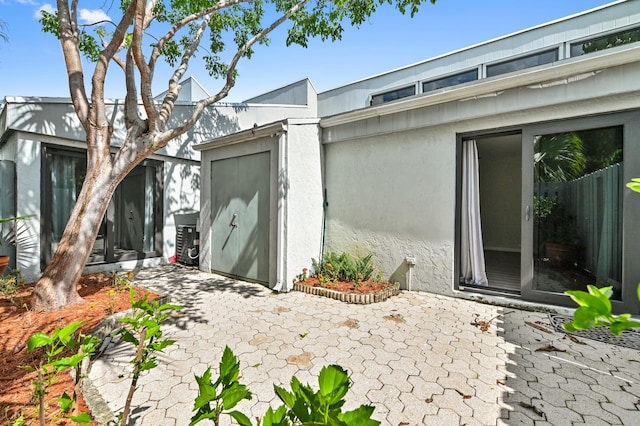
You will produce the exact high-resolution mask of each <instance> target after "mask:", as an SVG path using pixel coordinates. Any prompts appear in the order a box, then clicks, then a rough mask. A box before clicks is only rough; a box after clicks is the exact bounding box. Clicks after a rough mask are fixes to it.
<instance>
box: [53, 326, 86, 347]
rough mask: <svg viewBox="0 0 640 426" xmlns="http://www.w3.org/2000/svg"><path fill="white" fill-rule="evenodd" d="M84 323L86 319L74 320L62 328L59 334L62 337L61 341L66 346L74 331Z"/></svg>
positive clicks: (59, 337)
mask: <svg viewBox="0 0 640 426" xmlns="http://www.w3.org/2000/svg"><path fill="white" fill-rule="evenodd" d="M82 324H84V321H76V322H72V323H71V324H69V325H68V326H66V327H64V328H63V329H62V330H60V333H59V334H58V339H60V341H61V342H62V343H63V344H64V345H65V346H67V344H68V343H69V342H70V341H71V338H72V337H73V333H75V332H76V331H78V329H79V328H80V327H82Z"/></svg>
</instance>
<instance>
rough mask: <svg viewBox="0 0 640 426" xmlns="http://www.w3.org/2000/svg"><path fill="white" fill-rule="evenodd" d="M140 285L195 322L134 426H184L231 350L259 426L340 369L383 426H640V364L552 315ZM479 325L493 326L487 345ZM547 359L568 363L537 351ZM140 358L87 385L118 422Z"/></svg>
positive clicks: (198, 282) (161, 272) (139, 400)
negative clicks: (294, 395)
mask: <svg viewBox="0 0 640 426" xmlns="http://www.w3.org/2000/svg"><path fill="white" fill-rule="evenodd" d="M136 284H141V285H149V286H150V287H152V288H155V289H158V290H160V291H163V292H166V293H168V294H171V296H172V303H176V304H179V305H182V306H184V309H183V310H182V311H180V312H179V313H178V314H177V315H176V316H175V317H174V318H172V319H171V320H170V321H169V322H168V323H167V325H166V326H165V335H166V336H167V337H169V338H171V339H175V340H176V343H175V344H174V345H173V346H170V347H169V348H167V349H166V350H165V352H164V353H163V354H161V356H160V357H159V366H158V367H157V368H156V369H154V370H152V371H151V372H148V373H146V374H144V375H143V376H142V377H141V379H140V383H139V389H138V391H137V392H136V394H135V396H134V407H137V408H136V409H135V410H134V412H133V414H132V419H131V422H130V424H135V425H162V426H164V425H167V426H172V425H187V424H188V423H189V420H190V417H191V415H192V408H193V399H194V397H195V395H196V393H197V384H196V381H195V379H194V374H198V375H201V374H202V373H203V372H204V371H205V369H206V368H207V366H212V367H213V371H214V372H216V371H217V366H218V363H219V361H220V357H221V355H222V351H223V349H224V347H225V345H228V346H229V347H230V348H231V349H232V350H233V352H234V353H235V354H236V356H237V357H238V358H239V360H240V363H241V375H242V378H241V382H242V383H244V384H246V385H247V386H248V387H249V389H250V390H251V391H252V392H253V395H254V397H253V399H252V400H251V401H244V402H243V403H241V405H240V406H239V409H240V411H243V412H245V413H246V414H250V415H251V416H260V415H262V414H264V412H265V411H266V408H267V407H268V406H269V405H271V406H273V407H277V406H279V405H280V404H279V400H277V398H276V396H275V393H274V391H273V384H274V383H275V384H278V385H280V386H284V387H286V388H287V389H289V382H290V379H291V377H292V376H293V375H296V376H297V377H298V378H299V379H300V380H301V381H302V382H303V383H310V384H311V385H312V386H313V387H316V385H317V375H318V373H319V372H320V369H321V368H322V367H323V366H325V365H327V364H339V365H341V366H342V367H344V368H346V369H347V370H348V371H349V373H350V375H351V380H352V382H353V385H352V388H351V389H350V391H349V393H348V394H347V397H346V399H347V404H346V406H345V408H346V409H352V408H355V407H357V406H358V405H360V404H372V405H374V406H375V407H376V410H375V412H374V416H373V417H374V418H375V419H377V420H380V421H381V422H382V424H383V425H393V426H400V425H403V426H412V425H463V424H464V425H554V426H560V425H583V424H584V425H590V426H592V425H618V424H620V425H632V424H640V352H638V351H637V350H633V349H627V348H621V347H617V346H612V345H607V344H604V343H600V342H596V341H590V340H581V341H580V342H581V343H575V342H573V341H571V340H570V339H568V338H566V336H565V335H564V334H563V333H558V332H551V333H548V332H545V331H543V330H540V329H538V328H536V327H534V326H532V325H531V324H537V325H542V326H543V327H545V324H547V323H548V317H547V314H544V313H537V312H528V311H523V310H518V309H513V308H504V307H499V306H492V305H485V304H480V303H476V302H471V301H467V300H463V299H457V298H450V297H444V296H438V295H433V294H427V293H416V292H406V291H404V292H401V294H400V295H398V296H394V297H392V298H390V299H389V300H387V301H385V302H382V303H375V304H371V305H350V304H346V303H344V302H339V301H336V300H332V299H328V298H323V297H320V296H313V295H309V294H305V293H301V292H291V293H285V294H275V293H272V292H271V291H270V290H269V289H267V288H266V287H264V286H262V285H258V284H251V283H246V282H240V281H234V280H231V279H227V278H224V277H220V276H217V275H212V274H205V273H202V272H198V271H196V270H193V269H190V268H183V267H179V266H164V267H159V268H152V269H146V270H142V271H140V272H139V273H138V274H137V276H136ZM476 318H477V319H478V320H483V321H488V320H491V319H493V320H492V321H491V323H490V327H489V329H488V330H487V331H484V332H483V331H482V330H481V329H480V327H478V326H477V325H475V324H474V320H475V319H476ZM494 318H495V319H494ZM546 328H547V329H549V330H552V328H551V326H550V325H548V326H546ZM547 345H552V346H554V347H555V348H557V349H561V350H564V351H566V352H560V351H553V352H544V351H538V350H537V349H540V348H542V347H545V346H547ZM133 354H134V352H133V350H132V348H130V347H129V345H128V344H124V343H118V342H115V341H112V342H111V343H110V344H109V346H108V348H107V350H106V351H105V352H104V353H103V354H102V356H101V357H100V358H99V359H98V360H96V361H95V362H94V363H93V365H92V368H91V371H90V374H89V378H90V381H91V382H92V384H93V385H94V386H95V388H96V390H97V392H98V393H99V395H100V396H101V397H102V399H103V400H104V401H105V402H106V403H107V404H108V407H109V409H110V410H111V411H112V412H113V413H118V412H120V411H121V410H122V407H123V406H124V401H125V398H126V394H127V391H128V387H129V383H130V378H129V374H128V372H129V371H130V367H131V366H130V364H129V360H130V359H131V358H132V357H133ZM90 402H92V403H93V401H90ZM92 408H93V407H92ZM96 411H97V410H96ZM203 424H206V423H203ZM221 424H231V423H230V419H229V418H228V417H225V418H224V419H223V422H221Z"/></svg>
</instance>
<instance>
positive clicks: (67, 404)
mask: <svg viewBox="0 0 640 426" xmlns="http://www.w3.org/2000/svg"><path fill="white" fill-rule="evenodd" d="M58 402H59V403H60V411H62V412H63V413H68V412H69V411H71V408H72V407H73V399H71V397H70V396H69V394H68V393H66V392H62V395H60V396H59V397H58Z"/></svg>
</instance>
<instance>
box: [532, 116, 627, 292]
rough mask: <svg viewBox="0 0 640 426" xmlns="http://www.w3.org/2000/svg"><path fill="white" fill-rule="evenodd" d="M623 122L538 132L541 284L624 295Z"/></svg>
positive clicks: (536, 245) (537, 276)
mask: <svg viewBox="0 0 640 426" xmlns="http://www.w3.org/2000/svg"><path fill="white" fill-rule="evenodd" d="M622 151H623V127H622V126H616V127H606V128H599V129H591V130H581V131H570V132H562V133H552V134H543V135H538V136H535V138H534V172H533V179H534V203H533V213H534V215H533V216H534V223H533V234H534V235H533V262H534V265H533V266H534V270H533V283H532V284H533V289H534V290H539V291H544V292H551V293H563V292H564V291H566V290H585V289H586V286H587V284H595V285H597V286H599V287H602V286H612V287H613V291H614V293H613V297H612V299H614V300H621V298H622V294H621V291H622V258H623V256H622V195H623V188H624V179H623V163H622V160H623V152H622Z"/></svg>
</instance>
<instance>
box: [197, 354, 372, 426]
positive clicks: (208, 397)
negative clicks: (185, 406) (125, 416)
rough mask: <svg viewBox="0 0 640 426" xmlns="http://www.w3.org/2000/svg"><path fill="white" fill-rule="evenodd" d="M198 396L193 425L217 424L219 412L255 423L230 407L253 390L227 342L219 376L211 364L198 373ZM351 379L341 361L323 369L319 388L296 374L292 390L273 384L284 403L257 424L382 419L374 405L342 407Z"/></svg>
mask: <svg viewBox="0 0 640 426" xmlns="http://www.w3.org/2000/svg"><path fill="white" fill-rule="evenodd" d="M195 377H196V381H197V382H198V396H197V397H196V399H195V403H194V407H193V410H194V411H195V412H196V413H195V415H194V416H193V417H192V418H191V423H189V424H190V425H195V424H197V423H200V422H201V421H203V420H210V421H212V422H213V423H214V424H215V425H218V424H219V422H220V416H221V415H222V414H227V415H229V416H231V417H232V418H233V419H234V420H235V421H236V422H238V424H240V425H242V426H252V423H251V420H250V419H249V417H248V416H247V415H245V414H243V413H242V412H240V411H237V410H234V411H227V410H230V409H232V408H234V407H235V406H236V405H237V404H238V403H239V402H240V401H242V400H244V399H251V397H252V395H251V391H249V389H247V387H246V386H245V385H242V384H240V382H239V381H238V380H239V378H240V362H239V361H238V359H237V358H236V356H235V355H234V354H233V352H232V351H231V349H229V347H228V346H226V347H225V348H224V353H223V354H222V360H221V361H220V368H219V371H218V377H217V378H216V380H215V381H213V380H212V376H211V368H207V370H206V371H205V373H204V374H203V375H202V376H198V375H196V376H195ZM350 385H351V383H350V379H349V375H348V374H347V372H346V371H345V370H344V369H343V368H342V367H340V366H339V365H328V366H325V367H323V368H322V370H320V375H319V376H318V387H319V389H318V391H314V390H313V389H312V388H311V386H309V385H305V384H302V383H301V382H300V380H298V378H297V377H295V376H293V377H292V378H291V392H289V391H287V390H286V389H284V388H281V387H280V386H277V385H273V388H274V390H275V392H276V395H277V396H278V398H280V400H281V401H282V402H283V403H284V405H282V406H280V407H278V408H277V409H276V410H274V409H273V408H271V407H269V408H268V409H267V412H266V413H265V415H264V416H263V417H262V419H257V423H256V426H294V425H331V426H377V425H379V424H380V422H379V421H377V420H373V419H372V418H371V415H372V414H373V411H374V410H375V407H373V406H371V405H361V406H360V407H358V408H356V409H355V410H351V411H346V412H343V411H342V407H343V406H344V404H345V402H346V401H345V399H344V397H345V395H346V394H347V392H348V391H349V387H350Z"/></svg>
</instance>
